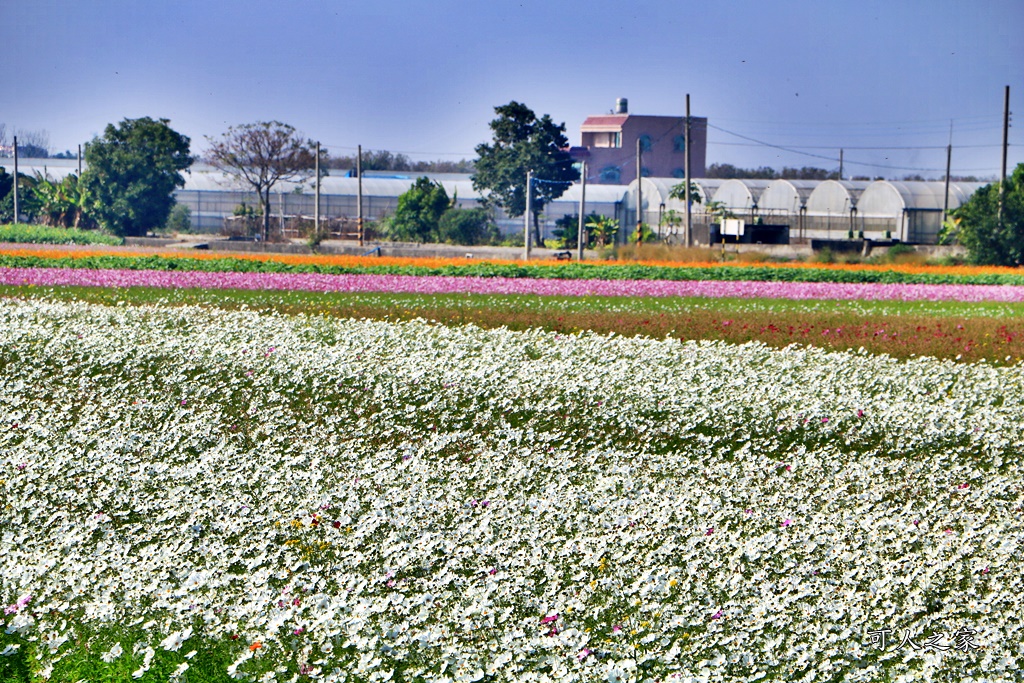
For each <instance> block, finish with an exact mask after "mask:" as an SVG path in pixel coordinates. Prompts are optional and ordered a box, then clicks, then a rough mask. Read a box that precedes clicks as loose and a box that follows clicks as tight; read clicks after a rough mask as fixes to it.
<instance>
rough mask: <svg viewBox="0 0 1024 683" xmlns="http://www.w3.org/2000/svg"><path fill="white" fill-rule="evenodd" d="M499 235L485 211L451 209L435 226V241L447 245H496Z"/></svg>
mask: <svg viewBox="0 0 1024 683" xmlns="http://www.w3.org/2000/svg"><path fill="white" fill-rule="evenodd" d="M500 239H501V235H500V233H499V232H498V226H496V225H495V224H494V222H493V221H491V217H490V214H489V212H488V211H487V209H483V208H475V209H460V208H458V207H454V206H453V207H452V208H450V209H448V210H447V211H445V212H444V215H442V216H441V220H440V221H439V222H438V224H437V241H438V242H445V243H447V244H467V245H474V244H496V243H497V242H498V241H500Z"/></svg>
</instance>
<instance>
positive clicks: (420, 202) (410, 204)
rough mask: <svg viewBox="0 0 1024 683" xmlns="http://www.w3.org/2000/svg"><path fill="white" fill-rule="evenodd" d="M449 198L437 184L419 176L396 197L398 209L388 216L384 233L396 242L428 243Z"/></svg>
mask: <svg viewBox="0 0 1024 683" xmlns="http://www.w3.org/2000/svg"><path fill="white" fill-rule="evenodd" d="M449 206H451V201H450V200H449V199H448V193H447V192H445V189H444V187H442V185H441V183H436V182H434V181H432V180H431V179H430V178H427V177H426V176H424V177H422V178H419V179H417V180H416V182H415V183H414V184H413V186H412V187H410V188H409V189H408V190H407V191H406V192H404V193H402V195H401V196H399V197H398V208H396V209H395V214H394V215H393V216H391V218H389V219H388V222H387V225H386V227H385V230H386V232H387V236H388V237H389V238H390V239H392V240H394V241H396V242H429V241H431V240H432V239H434V238H435V237H436V235H437V227H438V224H439V223H440V221H441V216H442V215H443V214H444V212H445V211H447V210H448V207H449Z"/></svg>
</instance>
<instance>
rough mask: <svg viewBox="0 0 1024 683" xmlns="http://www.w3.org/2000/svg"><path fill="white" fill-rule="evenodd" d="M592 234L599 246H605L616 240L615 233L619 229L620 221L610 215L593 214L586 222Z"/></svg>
mask: <svg viewBox="0 0 1024 683" xmlns="http://www.w3.org/2000/svg"><path fill="white" fill-rule="evenodd" d="M586 227H587V229H588V230H589V231H590V236H591V237H592V238H593V240H594V244H595V246H597V247H603V246H605V245H606V244H608V243H609V242H612V241H614V240H615V234H616V233H617V232H618V231H619V221H618V219H616V218H609V217H608V216H593V217H592V218H591V219H590V220H589V221H587V224H586Z"/></svg>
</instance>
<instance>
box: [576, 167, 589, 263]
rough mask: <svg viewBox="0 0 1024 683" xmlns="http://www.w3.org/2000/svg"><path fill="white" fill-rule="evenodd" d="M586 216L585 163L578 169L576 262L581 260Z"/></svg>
mask: <svg viewBox="0 0 1024 683" xmlns="http://www.w3.org/2000/svg"><path fill="white" fill-rule="evenodd" d="M586 215H587V162H586V161H584V162H583V166H582V167H581V168H580V224H579V226H578V227H577V229H576V238H577V239H576V241H577V243H578V249H579V253H578V254H577V255H576V258H577V260H579V261H582V260H583V245H584V244H586V241H585V240H584V239H583V228H584V224H585V223H586V221H587V219H586Z"/></svg>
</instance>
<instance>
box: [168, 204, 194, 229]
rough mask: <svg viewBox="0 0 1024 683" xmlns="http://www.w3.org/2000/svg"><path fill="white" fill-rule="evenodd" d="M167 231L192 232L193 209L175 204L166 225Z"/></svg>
mask: <svg viewBox="0 0 1024 683" xmlns="http://www.w3.org/2000/svg"><path fill="white" fill-rule="evenodd" d="M164 228H165V229H166V230H170V231H171V232H175V233H177V232H190V231H191V230H192V209H190V208H188V207H187V206H185V205H184V204H175V205H174V208H173V209H171V214H170V215H169V216H168V217H167V223H165V224H164Z"/></svg>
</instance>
